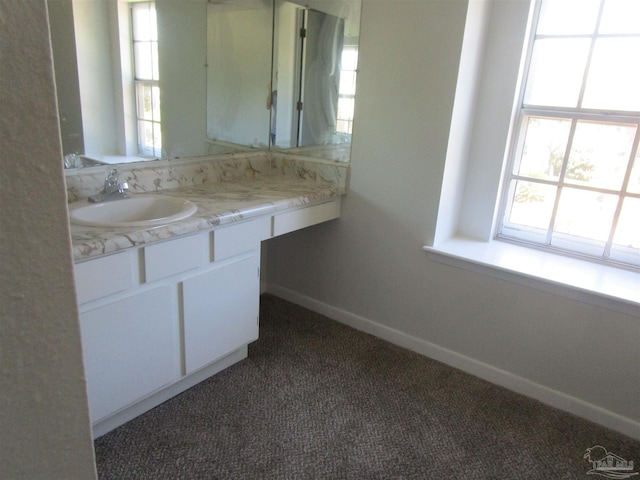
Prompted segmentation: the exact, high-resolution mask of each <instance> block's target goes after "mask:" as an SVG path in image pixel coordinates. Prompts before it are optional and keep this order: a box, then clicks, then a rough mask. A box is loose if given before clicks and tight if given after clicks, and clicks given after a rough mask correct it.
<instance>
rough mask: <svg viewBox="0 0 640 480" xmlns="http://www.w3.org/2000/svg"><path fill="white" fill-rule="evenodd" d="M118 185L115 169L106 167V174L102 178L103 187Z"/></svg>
mask: <svg viewBox="0 0 640 480" xmlns="http://www.w3.org/2000/svg"><path fill="white" fill-rule="evenodd" d="M117 183H118V169H117V168H116V167H107V174H106V176H105V177H104V185H105V187H111V186H113V185H117Z"/></svg>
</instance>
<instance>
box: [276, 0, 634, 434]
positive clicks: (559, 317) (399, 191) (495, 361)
mask: <svg viewBox="0 0 640 480" xmlns="http://www.w3.org/2000/svg"><path fill="white" fill-rule="evenodd" d="M472 7H474V8H475V7H476V6H475V5H473V6H472ZM481 10H482V9H479V12H480V11H481ZM466 13H467V2H466V1H465V0H455V1H454V0H442V1H438V0H429V1H423V0H403V1H402V2H394V1H389V0H364V2H363V10H362V27H361V36H360V58H359V75H358V94H357V95H358V96H357V102H356V114H355V115H356V118H355V124H354V135H353V145H352V172H351V191H350V192H349V194H348V195H347V196H346V197H345V200H344V202H343V214H342V218H341V219H339V220H338V221H336V222H332V223H330V224H326V225H322V226H318V227H314V228H312V229H308V230H306V231H302V232H298V233H295V234H291V235H288V236H284V237H282V238H278V239H274V240H270V241H269V242H268V244H267V246H266V248H265V253H266V255H267V259H266V265H267V269H266V271H267V275H268V278H267V285H268V287H267V289H268V290H270V291H272V292H274V293H277V294H280V295H283V296H287V297H288V298H290V299H293V300H295V301H298V302H301V303H303V304H306V305H308V306H311V307H312V308H315V309H317V310H319V311H322V312H324V313H327V314H329V315H330V316H332V317H333V318H336V319H338V320H341V321H344V322H346V323H350V324H352V325H355V326H357V327H358V328H362V329H365V330H368V331H370V332H374V333H376V334H378V335H381V336H383V337H385V338H389V339H391V340H393V341H396V342H398V343H400V344H403V345H406V346H409V347H411V348H414V349H416V350H418V351H420V352H422V353H425V354H428V355H431V356H433V357H435V358H438V359H441V360H444V361H446V362H448V363H450V364H453V365H456V366H458V367H460V368H463V369H466V370H468V371H471V372H473V373H475V374H478V375H480V376H483V377H485V378H487V379H490V380H492V381H495V382H497V383H501V384H503V385H506V386H508V387H510V388H513V389H515V390H518V391H521V392H523V393H526V394H528V395H531V396H534V397H537V398H540V399H542V400H544V401H546V402H548V403H551V404H553V405H555V406H558V407H561V408H564V409H567V410H570V411H572V412H574V413H576V414H578V415H582V416H586V417H588V418H591V419H592V420H594V421H597V422H599V423H603V424H606V425H608V426H610V427H612V428H616V429H618V430H620V431H623V432H625V433H627V434H630V435H634V436H638V437H640V402H638V399H639V398H640V382H639V381H638V378H639V375H640V373H639V372H640V349H639V348H638V345H640V313H638V314H637V315H631V314H629V313H622V311H618V310H613V309H612V310H609V309H606V308H599V307H594V306H592V305H587V304H584V303H580V302H578V301H576V300H572V299H569V298H566V297H564V296H562V295H561V294H560V293H549V292H544V291H541V290H537V289H535V288H531V287H529V286H523V285H522V284H520V283H515V282H509V281H505V280H502V279H498V278H495V277H489V276H486V275H483V274H481V273H476V272H472V271H469V270H466V269H461V268H456V267H453V266H449V265H444V264H441V263H437V262H435V261H432V260H430V259H429V258H427V255H426V254H425V253H424V252H423V251H422V250H421V247H422V246H423V245H424V244H425V243H426V242H427V240H428V239H432V238H433V236H434V232H435V227H436V219H437V216H438V214H442V211H445V210H446V205H439V204H438V201H439V198H440V192H441V189H442V187H443V178H444V163H445V158H446V157H447V154H448V152H449V148H451V146H450V145H448V143H449V131H450V130H449V129H450V126H451V124H452V121H453V120H455V119H454V118H453V112H454V108H453V107H454V93H455V88H456V84H457V80H458V77H457V74H458V67H459V59H460V58H461V54H462V36H463V31H464V27H465V16H466ZM458 154H459V152H458ZM439 211H440V212H439Z"/></svg>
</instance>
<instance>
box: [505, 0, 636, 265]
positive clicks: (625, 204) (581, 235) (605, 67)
mask: <svg viewBox="0 0 640 480" xmlns="http://www.w3.org/2000/svg"><path fill="white" fill-rule="evenodd" d="M637 4H640V2H637V1H635V0H579V1H573V0H542V1H541V2H539V3H538V5H537V7H538V10H537V13H538V15H537V23H536V25H535V28H534V34H533V36H532V40H531V45H530V48H529V56H528V62H527V67H526V69H525V82H524V87H523V91H522V92H521V97H520V107H519V110H518V113H517V121H516V128H515V129H514V133H515V136H514V139H515V141H514V146H513V149H512V154H511V163H510V167H509V168H508V170H507V178H506V181H505V195H504V204H503V209H502V214H501V219H502V220H501V222H499V226H498V235H497V236H498V238H502V239H511V240H518V241H524V242H529V243H533V244H537V245H540V246H544V247H545V248H550V249H558V250H562V251H567V252H572V253H578V254H584V255H588V256H592V257H596V258H599V259H603V260H606V261H615V262H621V263H625V264H632V265H640V238H639V237H640V195H639V193H640V165H639V160H638V158H639V157H640V152H639V151H638V143H639V139H640V62H638V61H637V58H639V57H640V32H639V30H640V28H639V27H638V25H637V22H636V23H634V22H630V21H628V20H626V18H627V15H631V16H632V15H633V12H635V11H636V10H637ZM578 8H579V10H580V15H576V14H575V12H576V11H577V10H576V9H578ZM625 12H626V13H625ZM636 13H637V12H636ZM635 18H637V15H636V17H635ZM620 19H622V20H620Z"/></svg>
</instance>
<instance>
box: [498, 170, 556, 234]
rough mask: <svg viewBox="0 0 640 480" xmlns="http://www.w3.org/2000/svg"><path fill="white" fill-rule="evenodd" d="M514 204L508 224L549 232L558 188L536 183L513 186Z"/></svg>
mask: <svg viewBox="0 0 640 480" xmlns="http://www.w3.org/2000/svg"><path fill="white" fill-rule="evenodd" d="M512 195H513V197H512V198H513V204H512V205H511V211H510V212H509V213H508V218H507V219H506V222H507V223H511V224H517V225H522V226H525V227H531V228H539V229H543V230H545V231H546V230H547V229H548V228H549V223H550V222H551V212H552V210H553V202H554V200H555V197H556V187H554V186H551V185H544V184H541V183H535V182H524V181H521V180H518V181H515V183H514V184H512Z"/></svg>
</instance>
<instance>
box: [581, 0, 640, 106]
mask: <svg viewBox="0 0 640 480" xmlns="http://www.w3.org/2000/svg"><path fill="white" fill-rule="evenodd" d="M636 1H638V0H636ZM638 4H640V1H638ZM636 22H637V23H638V24H640V19H636ZM639 58H640V38H600V39H598V40H596V44H595V47H594V51H593V59H592V61H591V67H590V69H589V75H588V77H587V84H586V89H585V94H584V101H583V106H584V107H585V108H597V109H605V110H622V111H640V87H639V86H640V61H638V59H639Z"/></svg>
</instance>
